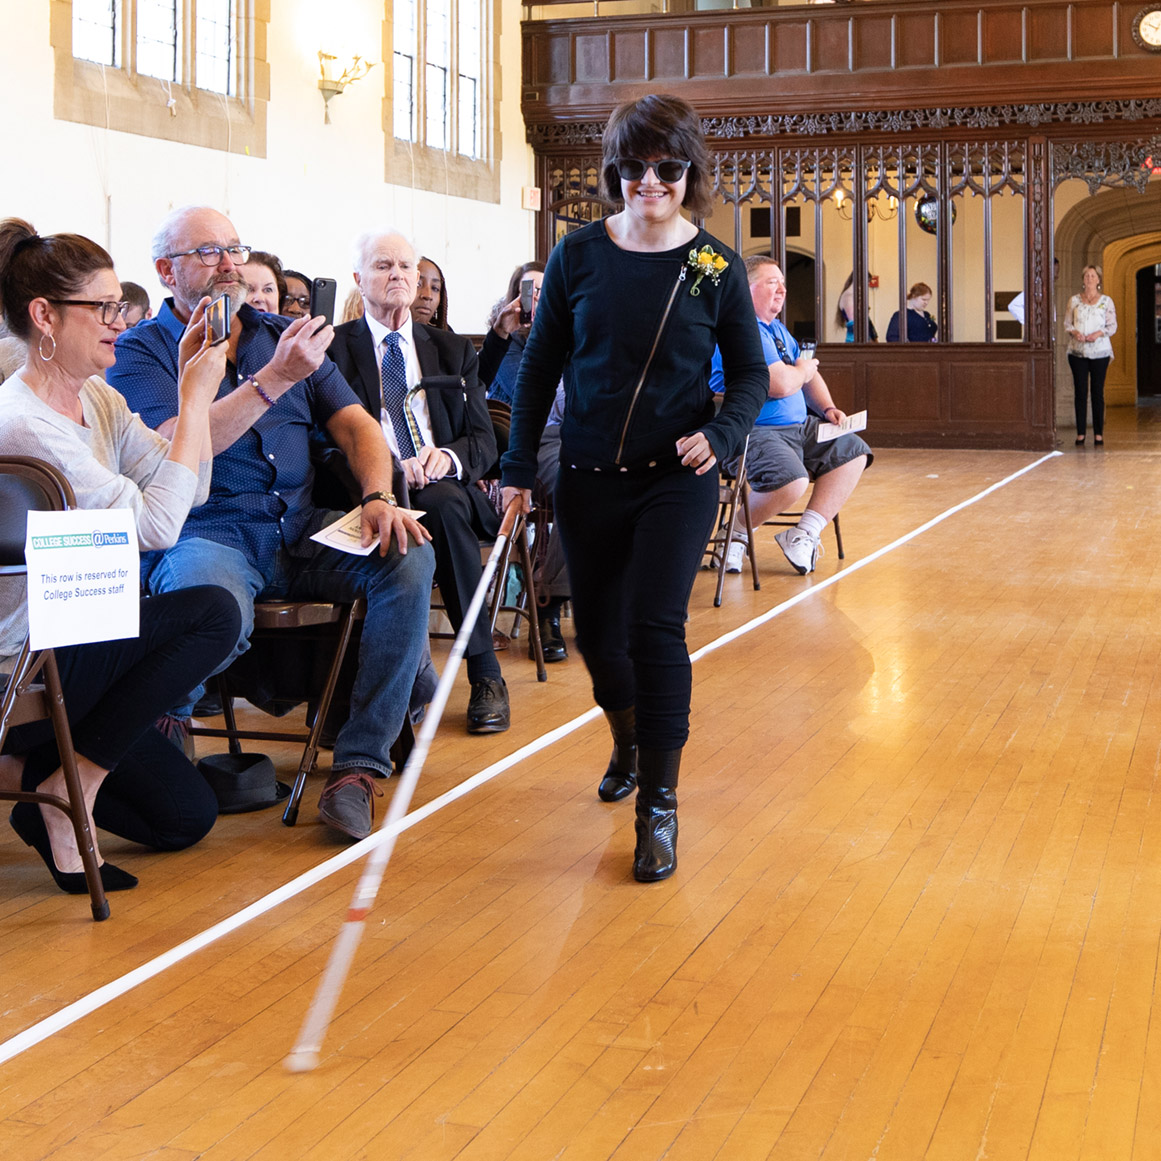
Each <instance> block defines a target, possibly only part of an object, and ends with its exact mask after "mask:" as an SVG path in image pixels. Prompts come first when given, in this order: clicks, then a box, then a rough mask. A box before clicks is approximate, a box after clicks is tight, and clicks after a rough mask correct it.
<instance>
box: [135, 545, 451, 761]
mask: <svg viewBox="0 0 1161 1161" xmlns="http://www.w3.org/2000/svg"><path fill="white" fill-rule="evenodd" d="M300 551H302V552H304V553H305V554H306V555H300V556H292V555H290V553H288V552H285V551H284V552H280V553H279V554H278V557H277V559H276V561H275V563H274V568H273V570H272V573H271V576H270V579H269V580H267V579H266V577H264V576H263V574H262V573H261V572H260V571H259V570H258V569H257V568H255V567H254V565H253V564H251V563H250V561H249V560H247V559H246V557H245V556H244V555H243V554H242V553H241V552H239V551H238V550H237V549H235V548H229V547H227V546H226V545H223V544H218V543H216V542H215V541H212V540H201V539H199V538H197V537H190V538H189V539H186V540H179V541H178V543H177V544H176V545H174V547H173V548H170V549H168V550H166V551H165V552H160V553H150V554H148V555H146V556H143V557H142V562H141V563H142V575H143V580H144V583H145V585H146V587H147V589H148V590H149V592H151V593H156V592H170V591H172V590H174V589H181V588H188V587H190V586H192V585H198V584H216V585H220V586H221V587H222V588H225V589H228V590H229V591H230V592H231V593H232V594H233V596H234V599H235V600H236V601H237V602H238V607H239V609H241V611H242V631H241V634H240V636H239V638H238V642H237V645H236V646H235V648H234V650H233V651H232V653H231V654H230V656H229V657H228V658H227V659H226V660H225V661H224V662H223V663H222V665H221V666H219V668H218V670H217V671H216V672H220V671H221V670H223V669H225V668H226V667H227V666H228V665H229V664H230V662H231V661H233V660H234V658H235V657H237V656H238V654H240V653H243V652H244V651H245V650H246V649H248V648H249V646H250V633H251V631H252V630H253V628H254V602H255V600H271V601H316V600H317V601H352V600H354V599H355V598H356V597H363V598H365V599H366V602H367V615H366V619H365V620H364V622H363V636H362V643H361V644H360V646H359V668H358V673H357V675H356V677H355V688H354V691H353V692H352V694H351V716H350V717H349V718H348V719H347V722H346V724H345V725H344V726H343V728H342V729H341V730H340V731H339V736H338V738H337V740H336V741H335V750H334V761H333V763H332V768H333V769H335V770H345V769H347V768H349V767H351V766H365V767H368V768H369V769H372V770H377V771H378V772H379V773H380V774H389V773H390V771H391V757H390V749H391V744H392V743H393V742H394V741H395V739H396V737H397V736H398V734H399V731H400V730H401V729H402V727H403V720H404V716H405V715H406V713H407V708H408V703H409V701H410V697H411V687H412V683H413V682H414V681H415V675H416V673H417V672H418V671H419V666H420V661H421V659H422V657H423V653H424V649H425V647H426V645H427V614H428V609H429V608H430V605H431V582H432V576H433V574H434V572H435V554H434V553H433V552H432V550H431V547H430V546H429V545H427V544H423V545H417V544H412V545H410V547H409V548H408V551H407V554H406V555H404V554H402V553H400V552H399V550H398V548H396V547H395V546H394V545H392V546H391V549H390V551H389V552H388V553H387V555H386V556H380V555H379V553H378V552H377V551H376V552H373V553H372V554H371V555H370V556H354V555H352V554H350V553H346V552H338V551H337V550H335V549H333V548H324V547H323V546H322V545H316V544H311V545H310V547H309V548H308V547H306V546H302V547H301V549H300ZM211 577H212V578H213V579H212V580H209V579H207V578H211ZM198 696H200V691H198V690H195V691H194V693H193V694H191V696H190V697H189V698H188V699H186V704H185V705H183V706H179V707H177V708H175V709H174V711H173V712H174V714H175V715H177V716H188V715H189V714H190V713H191V712H192V709H193V705H194V703H195V702H196V701H197V697H198Z"/></svg>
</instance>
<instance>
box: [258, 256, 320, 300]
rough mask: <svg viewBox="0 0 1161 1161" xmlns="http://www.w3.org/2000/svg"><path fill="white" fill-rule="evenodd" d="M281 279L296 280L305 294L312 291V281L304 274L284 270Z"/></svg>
mask: <svg viewBox="0 0 1161 1161" xmlns="http://www.w3.org/2000/svg"><path fill="white" fill-rule="evenodd" d="M251 257H253V255H251ZM282 277H283V278H297V279H298V281H299V282H301V283H303V284H304V285H305V286H306V292H307V294H310V293H311V292H312V291H313V290H314V279H313V278H307V276H306V275H305V274H302V273H301V272H299V271H298V270H284V271H283V272H282ZM285 297H286V295H285V294H283V298H285Z"/></svg>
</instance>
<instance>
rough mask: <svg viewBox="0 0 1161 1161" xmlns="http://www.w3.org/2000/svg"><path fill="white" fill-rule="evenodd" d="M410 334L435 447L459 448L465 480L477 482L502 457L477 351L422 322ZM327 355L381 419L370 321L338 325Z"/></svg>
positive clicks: (467, 341)
mask: <svg viewBox="0 0 1161 1161" xmlns="http://www.w3.org/2000/svg"><path fill="white" fill-rule="evenodd" d="M411 333H412V335H413V336H414V338H415V354H416V356H417V358H418V359H419V370H420V374H421V376H422V379H421V382H422V384H423V389H424V393H425V395H426V397H427V412H428V416H429V418H430V420H431V431H432V435H433V436H434V438H435V443H436V446H437V447H441V448H447V449H449V450H450V451H453V452H455V454H456V456H457V458H458V459H459V461H460V464H461V465H462V467H463V475H462V476H461V477H460V481H461V482H462V483H466V484H474V483H475V482H476V481H477V480H480V479H482V478H483V476H484V473H485V472H487V471H488V469H489V468H491V467H492V466H493V465H494V464H495V463H496V459H497V451H496V437H495V435H494V433H493V431H492V420H491V418H490V417H489V415H488V403H487V400H486V399H485V397H484V388H483V386H482V385H481V384H480V379H479V374H478V366H479V360H478V358H477V356H476V349H475V347H473V346H472V342H471V339H468V338H465V337H464V336H463V335H456V334H452V333H451V332H449V331H441V330H438V329H437V328H435V327H429V326H426V325H425V324H423V323H413V324H412V327H411ZM327 353H328V354H329V355H330V357H331V358H332V359H333V360H334V362H335V365H336V366H337V367H338V369H339V370H340V371H341V372H342V375H343V378H344V379H346V381H347V382H348V383H349V384H350V385H351V387H352V389H353V390H354V392H355V394H356V395H358V397H359V399H360V401H361V402H362V404H363V406H364V407H365V408H366V409H367V410H368V411H369V412H370V413H371V415H373V416H374V417H375V419H376V420H378V419H379V416H380V412H381V409H382V398H381V383H380V379H379V361H378V359H376V358H375V348H374V344H373V343H372V341H371V328H370V327H369V326H367V320H366V319H363V318H357V319H355V320H354V321H353V322H349V323H342V324H341V325H340V326H337V327H335V341H334V342H333V343H331V346H330V350H329V351H328V352H327Z"/></svg>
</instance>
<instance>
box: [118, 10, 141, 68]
mask: <svg viewBox="0 0 1161 1161" xmlns="http://www.w3.org/2000/svg"><path fill="white" fill-rule="evenodd" d="M121 15H122V20H121V46H122V47H121V59H122V60H123V61H124V62H125V71H126V72H127V73H128V74H129V76H131V77H135V76H137V0H121Z"/></svg>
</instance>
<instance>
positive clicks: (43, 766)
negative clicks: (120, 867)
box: [4, 586, 241, 850]
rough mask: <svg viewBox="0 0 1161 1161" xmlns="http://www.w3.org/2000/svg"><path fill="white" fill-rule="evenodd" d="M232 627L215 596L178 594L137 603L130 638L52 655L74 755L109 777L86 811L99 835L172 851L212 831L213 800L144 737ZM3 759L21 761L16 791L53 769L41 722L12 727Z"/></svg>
mask: <svg viewBox="0 0 1161 1161" xmlns="http://www.w3.org/2000/svg"><path fill="white" fill-rule="evenodd" d="M240 622H241V617H240V614H239V612H238V603H237V601H235V600H234V598H233V597H232V596H231V595H230V594H229V593H228V592H227V591H226V590H225V589H220V588H217V587H215V586H203V587H199V588H192V589H183V590H181V591H179V592H173V593H162V594H160V595H159V596H156V597H149V598H147V599H146V600H143V601H142V602H141V631H140V635H139V636H137V637H129V638H126V639H124V640H121V641H98V642H93V643H92V644H89V645H71V646H67V647H64V648H60V649H57V650H56V659H57V665H58V666H59V668H60V675H61V684H62V686H63V687H64V697H65V706H66V707H67V709H68V716H69V723H70V725H71V727H72V731H73V744H74V746H75V748H76V751H77V753H78V754H81V755H82V756H83V757H85V758H88V759H89V761H91V762H94V763H95V764H96V765H98V766H100V767H102V768H104V769H107V770H109V771H110V773H109V775H108V777H107V778H106V779H105V780H104V782H102V784H101V788H100V790H98V792H97V799H96V802H95V804H94V807H93V820H94V821H95V822H96V824H97V825H98V826H99V827H100V828H101V829H102V830H107V831H111V832H112V833H113V834H116V835H120V836H121V837H122V838H127V839H130V840H131V841H133V842H139V843H142V844H144V845H145V846H150V847H155V848H157V849H160V850H178V849H180V848H182V847H186V846H190V845H191V844H192V843H195V842H197V841H198V840H199V839H200V838H202V837H203V836H204V835H205V834H206V833H207V832H208V831H209V829H210V827H212V826H213V825H214V819H215V818H216V817H217V813H218V806H217V800H216V799H215V797H214V793H213V791H212V790H211V789H210V787H209V785H208V784H207V783H206V780H205V779H204V778H203V777H202V776H201V774H199V773H198V771H197V768H196V767H194V766H193V765H192V764H191V763H190V762H189V761H188V759H187V758H186V756H185V755H184V754H183V753H182V752H181V750H179V749H178V748H177V747H176V746H175V745H173V743H172V742H169V741H167V740H166V739H165V738H164V737H162V735H161V734H159V733H158V732H157V731H156V730H155V729H153V728H152V727H153V723H154V722H155V721H156V720H157V719H158V718H159V717H161V715H162V714H164V713H165V712H166V710H167V709H168V708H169V707H170V706H171V705H173V703H174V702H175V701H177V699H178V698H179V697H180V696H181V694H182V693H184V692H185V691H187V690H188V689H189V688H190V687H191V685H197V684H198V683H199V682H200V681H201V680H202V678H204V677H205V676H206V675H207V674H208V673H210V672H211V671H212V670H213V669H214V668H216V667H217V665H218V664H219V663H220V662H221V661H222V660H223V658H225V657H226V656H227V655H228V654H229V652H230V650H231V649H232V648H233V647H234V643H235V642H236V641H237V639H238V633H239V630H240V627H241V624H240ZM4 750H5V753H13V754H24V755H26V761H25V766H24V787H25V789H26V790H32V789H35V788H36V787H37V786H38V785H39V784H40V783H41V782H43V781H44V779H45V778H47V777H48V776H49V775H50V774H51V773H52V772H53V771H54V770H56V769H57V767H58V766H60V755H59V753H58V751H57V746H56V739H55V737H54V735H53V731H52V723H51V722H49V721H39V722H29V723H28V724H27V725H23V726H18V727H16V728H15V729H13V730H12V731H11V733H10V734H9V736H8V738H7V739H6V740H5V743H4Z"/></svg>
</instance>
